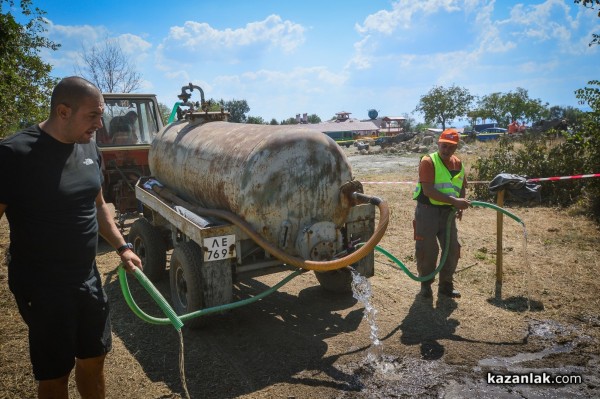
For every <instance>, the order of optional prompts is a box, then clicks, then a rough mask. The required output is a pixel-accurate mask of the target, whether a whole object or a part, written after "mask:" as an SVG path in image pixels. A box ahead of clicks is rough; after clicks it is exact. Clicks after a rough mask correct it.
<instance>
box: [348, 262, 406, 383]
mask: <svg viewBox="0 0 600 399" xmlns="http://www.w3.org/2000/svg"><path fill="white" fill-rule="evenodd" d="M351 270H352V296H353V297H354V298H355V299H356V300H358V301H359V302H360V303H362V304H363V306H364V307H365V310H364V316H363V318H364V319H366V320H367V322H368V323H369V328H370V332H369V338H370V339H371V346H370V347H369V349H368V351H367V358H366V360H367V362H368V363H369V364H370V365H371V366H372V367H373V368H374V369H376V370H379V371H381V372H383V373H386V372H388V371H393V370H395V369H396V365H395V364H394V363H393V362H392V361H389V360H388V359H386V356H384V354H383V345H382V344H381V341H380V340H379V337H378V336H377V334H378V332H379V328H378V327H377V320H376V315H377V309H375V307H373V304H372V303H371V296H372V294H373V291H372V290H371V283H370V282H369V280H368V279H367V278H366V277H365V276H362V275H361V274H360V273H358V272H356V271H355V270H354V269H351Z"/></svg>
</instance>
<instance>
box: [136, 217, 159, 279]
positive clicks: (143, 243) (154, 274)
mask: <svg viewBox="0 0 600 399" xmlns="http://www.w3.org/2000/svg"><path fill="white" fill-rule="evenodd" d="M129 242H131V243H132V244H133V251H134V252H135V253H136V254H137V256H139V257H140V259H141V260H142V266H143V268H144V269H143V272H144V274H145V275H146V277H148V279H149V280H150V281H152V282H157V281H159V280H161V279H162V278H164V277H165V276H166V266H167V244H166V243H165V240H164V239H163V237H162V235H161V233H160V231H159V230H158V229H157V228H156V227H154V226H152V224H150V222H149V221H148V220H146V219H144V218H139V219H138V220H136V221H135V222H133V225H132V226H131V229H130V230H129Z"/></svg>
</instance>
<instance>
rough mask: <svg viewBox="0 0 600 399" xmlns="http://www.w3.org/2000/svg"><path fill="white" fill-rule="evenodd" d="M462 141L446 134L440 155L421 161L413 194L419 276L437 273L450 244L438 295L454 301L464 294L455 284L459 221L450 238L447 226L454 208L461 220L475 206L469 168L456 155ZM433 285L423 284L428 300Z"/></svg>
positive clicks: (455, 134) (440, 143)
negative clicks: (467, 174) (469, 194)
mask: <svg viewBox="0 0 600 399" xmlns="http://www.w3.org/2000/svg"><path fill="white" fill-rule="evenodd" d="M459 139H460V134H459V133H458V131H456V129H446V130H444V131H443V132H442V134H441V135H440V138H439V140H438V150H437V152H434V153H431V154H429V155H425V156H424V157H423V158H421V162H420V163H419V181H418V183H417V187H416V188H415V191H414V193H413V199H414V200H416V201H417V206H416V209H415V219H414V221H413V228H414V236H415V255H416V259H417V270H418V271H419V276H421V277H423V276H426V275H428V274H430V273H432V272H433V271H434V270H435V268H436V267H437V263H438V255H439V252H440V248H442V249H444V248H445V245H446V240H450V246H449V249H448V255H447V257H446V262H445V264H444V265H443V267H442V270H441V271H440V273H439V276H438V277H439V284H438V295H444V296H447V297H450V298H460V292H458V291H457V290H456V289H454V283H453V276H454V272H455V271H456V265H457V264H458V259H459V257H460V244H459V243H458V232H457V228H456V220H455V219H453V220H452V222H451V227H450V237H446V224H447V221H448V217H449V215H450V213H451V212H452V210H453V208H454V209H456V210H457V213H456V219H459V220H460V219H461V218H462V212H463V210H465V209H467V208H468V207H469V206H471V202H470V201H468V200H467V199H465V187H466V185H467V180H466V177H465V168H464V166H463V165H462V162H461V161H460V159H458V157H457V156H456V155H454V152H455V151H456V149H457V147H458V142H459ZM438 242H439V244H438ZM433 281H434V279H431V280H429V281H424V282H422V283H421V292H420V293H421V295H422V296H423V297H424V298H431V297H432V296H433V292H432V289H431V284H432V283H433Z"/></svg>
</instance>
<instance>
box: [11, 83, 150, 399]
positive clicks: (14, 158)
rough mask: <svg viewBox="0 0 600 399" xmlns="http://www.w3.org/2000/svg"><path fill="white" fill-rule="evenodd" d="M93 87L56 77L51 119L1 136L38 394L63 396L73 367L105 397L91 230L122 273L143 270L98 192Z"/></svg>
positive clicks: (16, 282) (101, 313)
mask: <svg viewBox="0 0 600 399" xmlns="http://www.w3.org/2000/svg"><path fill="white" fill-rule="evenodd" d="M103 109H104V100H103V97H102V94H101V93H100V91H99V90H98V89H97V88H96V87H95V86H94V85H93V84H92V83H90V82H88V81H87V80H85V79H82V78H79V77H68V78H65V79H63V80H61V81H60V82H59V83H58V84H57V85H56V87H55V88H54V91H53V92H52V98H51V103H50V116H49V117H48V119H47V120H45V121H43V122H42V123H40V124H39V125H35V126H32V127H29V128H27V129H25V130H23V131H21V132H18V133H16V134H14V135H13V136H10V137H8V138H6V139H5V140H3V141H0V218H1V217H2V215H3V214H4V213H6V216H7V218H8V222H9V226H10V247H9V252H8V255H9V264H8V276H9V287H10V289H11V291H12V292H13V294H14V296H15V300H16V302H17V305H18V307H19V312H20V313H21V316H22V317H23V320H24V321H25V323H26V324H27V326H28V328H29V344H30V348H29V350H30V355H31V362H32V364H33V372H34V375H35V378H36V380H38V381H39V384H38V397H39V398H68V380H69V375H70V373H71V370H72V369H73V367H75V379H76V382H77V388H78V390H79V392H80V394H81V396H82V397H83V398H104V372H103V370H104V358H105V356H106V353H108V351H109V350H110V349H111V326H110V319H109V310H108V301H107V298H106V294H105V292H104V290H103V288H102V283H101V278H100V274H99V272H98V269H97V267H96V261H95V257H96V250H97V239H98V233H100V234H101V235H102V236H103V237H104V238H105V239H106V241H107V242H108V243H110V244H111V245H112V246H113V247H114V248H118V253H119V255H120V257H121V261H122V262H123V263H124V265H125V268H126V269H127V270H128V271H130V272H131V271H132V270H133V268H134V267H138V268H141V267H142V264H141V261H140V259H139V257H138V256H137V255H136V254H135V253H134V252H133V251H132V250H130V248H129V246H128V245H127V244H126V243H125V240H124V239H123V237H122V235H121V233H120V232H119V229H118V228H117V226H116V225H115V222H114V219H113V218H112V216H111V213H110V210H109V209H108V206H107V204H106V203H105V202H104V199H103V197H102V190H101V184H102V173H101V162H102V159H101V155H100V151H99V150H98V147H97V146H96V143H95V142H94V141H92V137H93V135H94V133H95V132H96V130H98V129H99V128H101V127H102V119H101V116H102V112H103Z"/></svg>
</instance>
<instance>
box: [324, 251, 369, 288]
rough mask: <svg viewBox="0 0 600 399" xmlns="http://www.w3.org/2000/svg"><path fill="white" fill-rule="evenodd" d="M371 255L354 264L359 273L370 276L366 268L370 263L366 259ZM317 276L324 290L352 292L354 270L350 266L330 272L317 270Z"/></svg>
mask: <svg viewBox="0 0 600 399" xmlns="http://www.w3.org/2000/svg"><path fill="white" fill-rule="evenodd" d="M369 256H372V255H367V256H366V257H365V258H363V259H361V260H360V261H358V262H357V263H355V264H354V265H353V266H352V267H353V268H354V270H356V271H357V272H358V273H359V274H361V275H363V276H367V277H370V276H369V274H368V272H367V270H366V268H367V267H368V265H369V263H368V261H366V259H368V258H369ZM315 276H316V277H317V280H318V281H319V284H320V285H321V287H323V289H324V290H327V291H330V292H334V293H336V294H344V293H348V292H352V272H351V270H350V268H349V267H343V268H341V269H337V270H331V271H328V272H318V271H315Z"/></svg>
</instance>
